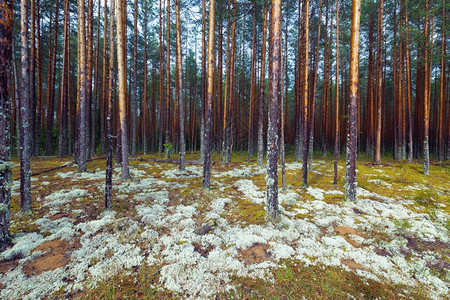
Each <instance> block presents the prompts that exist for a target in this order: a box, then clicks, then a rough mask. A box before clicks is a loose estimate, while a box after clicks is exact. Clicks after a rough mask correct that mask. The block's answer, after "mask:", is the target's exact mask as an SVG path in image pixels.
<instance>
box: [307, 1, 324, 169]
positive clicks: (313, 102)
mask: <svg viewBox="0 0 450 300" xmlns="http://www.w3.org/2000/svg"><path fill="white" fill-rule="evenodd" d="M321 25H322V0H320V4H319V24H318V28H317V41H316V46H315V50H316V51H315V53H314V69H313V73H312V74H313V78H312V87H311V99H310V103H311V104H310V105H311V109H310V111H311V118H310V122H309V124H310V125H309V126H310V129H309V145H308V154H309V158H308V169H309V171H312V167H313V165H312V157H313V151H314V125H315V124H314V123H315V118H316V90H317V73H318V69H319V52H320V29H321Z"/></svg>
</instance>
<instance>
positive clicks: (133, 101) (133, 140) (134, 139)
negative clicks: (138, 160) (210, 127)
mask: <svg viewBox="0 0 450 300" xmlns="http://www.w3.org/2000/svg"><path fill="white" fill-rule="evenodd" d="M137 19H138V0H134V32H133V92H132V99H131V156H133V157H136V145H137V132H136V131H137V126H136V123H137V35H138V30H137V29H138V27H137ZM145 25H147V24H145ZM144 109H145V110H146V109H147V108H146V107H144ZM144 131H145V130H144Z"/></svg>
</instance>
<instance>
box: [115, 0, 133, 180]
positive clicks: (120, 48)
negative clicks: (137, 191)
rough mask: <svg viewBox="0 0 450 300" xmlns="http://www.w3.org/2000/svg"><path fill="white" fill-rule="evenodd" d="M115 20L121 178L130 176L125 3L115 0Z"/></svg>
mask: <svg viewBox="0 0 450 300" xmlns="http://www.w3.org/2000/svg"><path fill="white" fill-rule="evenodd" d="M116 1H117V3H116V6H117V10H116V22H117V66H118V77H119V80H118V81H119V129H120V139H121V143H120V144H121V152H122V179H124V180H126V179H128V178H130V171H129V168H128V130H127V112H126V100H127V99H126V92H127V69H126V53H125V50H126V49H125V44H126V34H125V30H126V13H125V10H126V9H125V5H126V3H125V2H124V1H122V0H116Z"/></svg>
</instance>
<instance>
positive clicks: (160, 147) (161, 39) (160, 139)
mask: <svg viewBox="0 0 450 300" xmlns="http://www.w3.org/2000/svg"><path fill="white" fill-rule="evenodd" d="M163 26H164V25H163V17H162V0H159V109H158V114H159V125H158V129H159V133H158V153H159V155H160V156H161V155H162V151H163V135H164V125H163V116H164V115H163V97H164V95H163V93H164V62H163V61H164V37H163Z"/></svg>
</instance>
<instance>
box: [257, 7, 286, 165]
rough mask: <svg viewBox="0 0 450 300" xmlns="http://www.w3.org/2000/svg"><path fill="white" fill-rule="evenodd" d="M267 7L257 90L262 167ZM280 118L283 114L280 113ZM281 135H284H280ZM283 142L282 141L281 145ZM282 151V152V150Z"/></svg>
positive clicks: (260, 161)
mask: <svg viewBox="0 0 450 300" xmlns="http://www.w3.org/2000/svg"><path fill="white" fill-rule="evenodd" d="M267 14H268V9H267V5H264V14H263V16H264V20H263V36H262V48H261V79H260V90H259V108H258V165H259V166H262V165H263V161H264V136H263V131H264V89H265V86H264V85H265V81H266V73H265V71H266V70H265V69H266V43H267V42H266V35H267ZM281 115H282V118H283V117H284V116H283V113H281ZM282 135H284V134H283V133H282ZM283 142H284V141H282V143H283ZM282 151H283V150H282Z"/></svg>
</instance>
